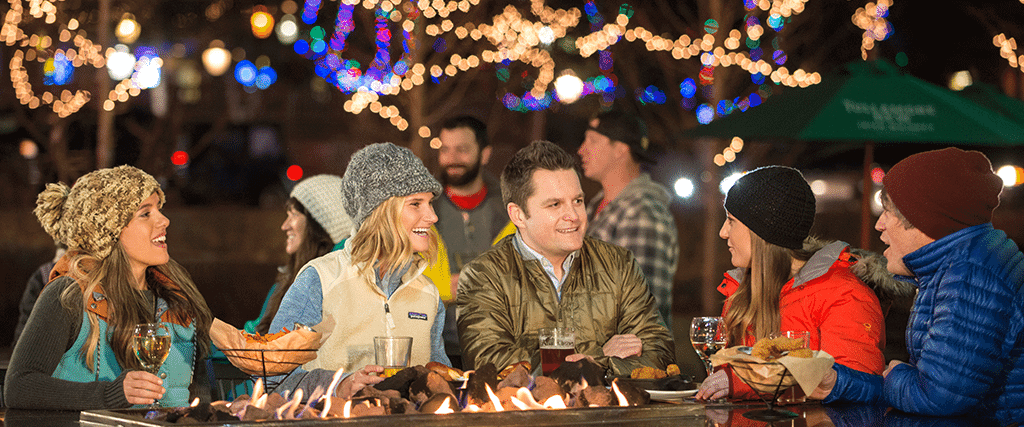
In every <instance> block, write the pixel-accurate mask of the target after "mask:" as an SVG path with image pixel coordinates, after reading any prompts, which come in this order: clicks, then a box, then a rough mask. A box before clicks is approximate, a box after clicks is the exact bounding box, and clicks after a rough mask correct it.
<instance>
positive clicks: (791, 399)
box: [768, 331, 811, 405]
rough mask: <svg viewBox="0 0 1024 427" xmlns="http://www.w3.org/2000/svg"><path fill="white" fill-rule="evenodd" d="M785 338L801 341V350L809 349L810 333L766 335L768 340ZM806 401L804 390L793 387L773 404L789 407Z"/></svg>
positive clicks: (788, 332) (792, 332)
mask: <svg viewBox="0 0 1024 427" xmlns="http://www.w3.org/2000/svg"><path fill="white" fill-rule="evenodd" d="M779 337H786V338H791V339H799V340H803V346H802V348H806V349H808V350H810V348H811V333H810V332H808V331H781V332H776V333H773V334H770V335H768V338H779ZM806 401H807V396H806V395H805V394H804V390H803V389H802V388H800V387H799V386H793V387H790V388H788V389H786V390H785V391H783V392H782V394H780V395H779V398H778V399H776V401H775V403H778V404H779V405H791V404H795V403H804V402H806Z"/></svg>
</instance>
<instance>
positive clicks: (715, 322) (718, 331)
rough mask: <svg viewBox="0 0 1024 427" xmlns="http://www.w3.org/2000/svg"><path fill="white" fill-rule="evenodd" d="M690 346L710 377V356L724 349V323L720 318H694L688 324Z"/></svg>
mask: <svg viewBox="0 0 1024 427" xmlns="http://www.w3.org/2000/svg"><path fill="white" fill-rule="evenodd" d="M690 344H692V345H693V349H694V350H695V351H696V352H697V356H699V357H700V360H701V361H703V362H704V369H706V370H707V373H708V376H711V355H712V354H715V353H716V352H718V350H721V349H723V348H725V346H726V333H725V322H724V321H723V320H722V318H721V317H694V318H693V321H692V322H690Z"/></svg>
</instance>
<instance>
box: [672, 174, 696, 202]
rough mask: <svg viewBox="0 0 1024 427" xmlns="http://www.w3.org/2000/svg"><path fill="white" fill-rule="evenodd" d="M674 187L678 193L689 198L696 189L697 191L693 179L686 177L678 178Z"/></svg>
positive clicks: (684, 197) (681, 196)
mask: <svg viewBox="0 0 1024 427" xmlns="http://www.w3.org/2000/svg"><path fill="white" fill-rule="evenodd" d="M673 188H674V189H675V191H676V195H677V196H679V197H680V198H683V199H689V198H690V197H692V196H693V193H694V191H696V186H694V184H693V180H692V179H690V178H685V177H684V178H679V179H677V180H676V183H675V185H673Z"/></svg>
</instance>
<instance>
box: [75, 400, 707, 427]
mask: <svg viewBox="0 0 1024 427" xmlns="http://www.w3.org/2000/svg"><path fill="white" fill-rule="evenodd" d="M167 410H170V409H167ZM145 414H146V411H145V410H142V409H123V410H100V411H85V412H82V415H81V418H80V423H81V425H82V426H124V427H151V426H171V425H175V424H171V423H168V422H163V421H156V420H147V419H145V418H144V416H145ZM704 419H705V416H704V405H700V404H696V403H684V404H653V405H647V406H630V407H604V408H579V409H561V410H550V411H542V410H537V411H512V412H461V413H457V414H404V415H382V416H366V417H359V418H349V419H326V420H267V421H234V422H227V423H218V422H209V423H197V424H192V425H199V426H219V425H231V426H234V425H254V426H266V427H278V426H280V427H307V426H318V427H323V426H378V425H388V426H415V427H433V426H439V427H440V426H452V425H458V426H497V425H529V426H555V425H592V424H603V423H608V422H614V423H615V424H616V425H622V426H645V427H646V426H650V427H654V426H704Z"/></svg>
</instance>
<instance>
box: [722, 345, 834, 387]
mask: <svg viewBox="0 0 1024 427" xmlns="http://www.w3.org/2000/svg"><path fill="white" fill-rule="evenodd" d="M739 349H740V347H730V348H727V349H724V350H722V351H719V352H718V353H715V354H712V355H711V364H712V365H713V366H720V365H723V364H726V363H728V364H730V365H732V368H733V372H735V373H736V375H737V376H739V377H740V378H742V379H744V380H746V381H747V383H749V384H750V386H751V387H752V388H754V390H756V391H757V392H759V393H767V394H772V393H774V392H775V390H776V387H777V386H778V385H779V381H780V380H781V381H782V387H781V388H779V390H785V389H787V388H789V387H792V386H793V385H794V384H799V385H800V388H801V389H802V390H803V391H804V394H806V395H810V394H811V392H813V391H814V389H815V388H817V387H818V384H819V383H821V379H822V378H824V377H825V374H826V373H827V372H828V370H829V369H832V364H833V363H835V358H833V357H832V355H830V354H828V353H826V352H824V351H820V350H816V351H814V356H813V357H807V358H805V357H792V356H783V357H781V358H779V359H776V360H775V361H773V362H765V361H764V359H761V358H760V357H754V356H751V355H749V354H746V353H744V352H742V351H740V350H739ZM787 369H788V370H789V371H788V372H786V370H787ZM783 372H786V378H782V374H783Z"/></svg>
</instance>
